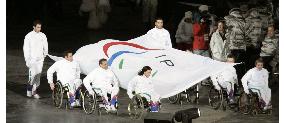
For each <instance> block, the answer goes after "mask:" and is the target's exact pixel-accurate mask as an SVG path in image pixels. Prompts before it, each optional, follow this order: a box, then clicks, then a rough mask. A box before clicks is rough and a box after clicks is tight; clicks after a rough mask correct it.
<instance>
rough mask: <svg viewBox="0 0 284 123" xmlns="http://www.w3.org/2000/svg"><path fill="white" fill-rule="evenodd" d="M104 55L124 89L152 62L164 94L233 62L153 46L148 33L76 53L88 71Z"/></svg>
mask: <svg viewBox="0 0 284 123" xmlns="http://www.w3.org/2000/svg"><path fill="white" fill-rule="evenodd" d="M101 58H106V59H107V60H108V64H109V66H110V68H111V69H112V70H113V72H114V73H115V74H116V76H117V77H118V79H119V81H120V87H122V88H124V89H127V86H128V82H129V81H130V80H131V79H132V78H133V77H134V76H136V75H137V73H138V71H139V70H140V69H142V67H143V66H150V67H151V68H152V75H151V77H152V80H153V82H154V89H155V91H156V92H157V93H159V94H160V95H161V97H162V98H167V97H170V96H173V95H175V94H178V93H180V92H182V91H184V90H186V89H188V88H190V87H192V86H193V85H195V84H197V83H199V82H200V81H201V80H204V79H206V78H208V77H209V76H211V75H215V74H217V73H219V72H221V71H222V70H224V69H225V68H227V67H229V66H231V65H232V64H228V63H224V62H218V61H215V60H212V59H210V58H207V57H203V56H199V55H195V54H192V53H189V52H184V51H180V50H177V49H173V48H171V49H156V48H153V47H151V41H149V40H147V37H146V35H143V36H141V37H138V38H135V39H132V40H129V41H118V40H112V39H107V40H102V41H100V42H98V43H95V44H90V45H86V46H84V47H81V48H80V49H79V50H78V51H77V52H76V53H75V54H74V60H76V61H78V62H79V64H80V68H81V71H82V73H83V74H86V75H87V74H88V73H90V72H91V71H92V70H93V69H94V68H96V67H99V65H98V62H99V59H101Z"/></svg>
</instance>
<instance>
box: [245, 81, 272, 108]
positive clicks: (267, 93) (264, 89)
mask: <svg viewBox="0 0 284 123" xmlns="http://www.w3.org/2000/svg"><path fill="white" fill-rule="evenodd" d="M248 88H249V89H251V90H252V91H253V92H256V93H257V95H258V96H259V97H261V98H262V99H263V101H264V102H265V104H266V105H268V104H269V102H270V99H271V89H270V88H269V87H268V86H267V85H266V86H253V85H249V84H248ZM258 90H259V91H258Z"/></svg>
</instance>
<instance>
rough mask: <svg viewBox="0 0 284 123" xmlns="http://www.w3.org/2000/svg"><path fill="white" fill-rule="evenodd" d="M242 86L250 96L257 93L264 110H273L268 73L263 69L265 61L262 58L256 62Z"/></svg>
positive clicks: (243, 80)
mask: <svg viewBox="0 0 284 123" xmlns="http://www.w3.org/2000/svg"><path fill="white" fill-rule="evenodd" d="M241 81H242V84H243V88H244V92H245V93H246V94H250V91H249V90H251V91H252V92H255V93H257V95H258V97H259V101H260V104H261V107H262V108H263V110H264V111H265V110H267V109H270V108H271V105H270V100H271V89H270V88H269V87H268V71H267V70H266V69H265V68H263V60H262V59H261V58H259V59H257V60H256V61H255V67H254V68H252V69H250V70H249V71H248V72H247V73H246V74H245V75H244V76H243V77H242V80H241Z"/></svg>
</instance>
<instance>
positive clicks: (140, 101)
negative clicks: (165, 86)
mask: <svg viewBox="0 0 284 123" xmlns="http://www.w3.org/2000/svg"><path fill="white" fill-rule="evenodd" d="M160 108H161V105H160V104H159V110H160ZM150 111H151V109H150V102H148V101H147V99H146V98H145V97H142V96H141V95H140V94H134V96H133V98H132V99H131V100H130V103H129V104H128V114H129V116H130V118H131V119H141V118H142V117H144V116H145V115H146V113H147V112H150Z"/></svg>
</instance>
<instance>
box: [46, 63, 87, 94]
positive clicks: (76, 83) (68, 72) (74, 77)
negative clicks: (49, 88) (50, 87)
mask: <svg viewBox="0 0 284 123" xmlns="http://www.w3.org/2000/svg"><path fill="white" fill-rule="evenodd" d="M54 72H56V73H57V80H59V81H60V82H61V84H62V85H63V86H68V89H69V92H70V93H72V94H75V92H76V90H77V89H78V88H79V87H80V86H81V84H82V80H81V79H80V73H81V72H80V67H79V64H78V63H77V62H76V61H72V62H70V61H68V60H66V59H62V60H60V61H57V62H55V63H54V64H53V65H52V66H51V67H50V68H49V69H48V70H47V80H48V83H52V82H53V73H54Z"/></svg>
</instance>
